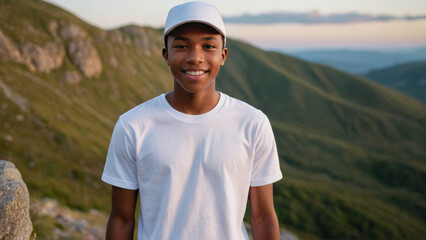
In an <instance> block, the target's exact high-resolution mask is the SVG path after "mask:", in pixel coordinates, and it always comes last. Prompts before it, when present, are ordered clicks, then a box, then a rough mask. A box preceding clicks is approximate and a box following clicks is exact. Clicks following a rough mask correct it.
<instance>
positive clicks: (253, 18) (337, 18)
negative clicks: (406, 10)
mask: <svg viewBox="0 0 426 240" xmlns="http://www.w3.org/2000/svg"><path fill="white" fill-rule="evenodd" d="M420 19H426V15H416V16H404V17H399V16H392V15H372V14H362V13H357V12H350V13H334V14H322V13H320V12H319V11H312V12H302V13H295V12H272V13H263V14H243V15H239V16H228V17H224V19H223V20H224V21H225V23H236V24H273V23H302V24H324V23H337V24H340V23H357V22H376V21H391V20H406V21H412V20H420Z"/></svg>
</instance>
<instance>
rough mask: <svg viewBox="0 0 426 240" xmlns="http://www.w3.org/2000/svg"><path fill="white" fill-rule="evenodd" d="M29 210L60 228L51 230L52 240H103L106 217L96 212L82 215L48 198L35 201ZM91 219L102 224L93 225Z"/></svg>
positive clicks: (92, 211)
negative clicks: (97, 220) (45, 216)
mask: <svg viewBox="0 0 426 240" xmlns="http://www.w3.org/2000/svg"><path fill="white" fill-rule="evenodd" d="M31 208H32V211H33V212H35V213H36V214H37V215H38V216H41V215H47V216H50V217H51V218H52V219H53V220H54V221H55V225H57V226H61V227H60V228H55V229H54V230H53V238H52V239H87V240H89V239H93V240H101V239H105V231H106V229H105V225H106V222H107V220H108V216H107V215H106V214H104V213H101V212H99V211H97V210H90V212H89V213H82V212H80V211H78V210H72V209H69V208H66V207H61V206H60V205H59V204H58V202H57V201H56V200H55V199H48V198H46V199H43V200H42V201H41V202H40V201H35V202H34V203H33V204H32V206H31ZM93 219H101V222H102V224H101V225H98V224H94V223H93Z"/></svg>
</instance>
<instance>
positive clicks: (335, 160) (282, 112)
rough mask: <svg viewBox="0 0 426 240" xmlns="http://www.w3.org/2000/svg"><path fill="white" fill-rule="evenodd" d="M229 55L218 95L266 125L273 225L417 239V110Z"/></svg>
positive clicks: (420, 116)
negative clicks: (274, 151)
mask: <svg viewBox="0 0 426 240" xmlns="http://www.w3.org/2000/svg"><path fill="white" fill-rule="evenodd" d="M228 48H229V51H230V55H229V59H228V62H227V64H226V65H225V67H224V68H223V69H222V72H221V73H220V76H219V77H218V87H219V88H220V89H221V90H222V91H225V92H228V93H230V94H231V95H234V96H237V97H239V98H241V99H243V100H246V101H248V102H250V103H252V104H253V105H255V106H257V107H259V108H260V109H262V110H263V111H264V112H265V113H266V114H267V115H268V116H269V117H270V120H271V122H272V124H273V127H274V131H275V135H276V138H277V144H278V148H279V153H280V157H281V159H282V167H283V172H284V173H285V176H286V179H285V180H284V181H282V182H280V183H279V184H277V186H276V187H275V192H276V206H277V211H278V215H279V218H280V221H281V223H284V224H285V225H286V226H290V227H291V228H293V230H296V231H301V232H305V233H306V232H309V233H312V234H314V235H316V236H319V237H322V238H342V237H343V238H407V237H414V236H415V237H420V236H421V235H422V234H424V233H425V226H424V223H423V222H424V219H425V215H424V214H422V213H421V212H422V211H423V212H424V210H425V201H424V200H423V197H424V194H425V187H424V183H425V180H426V176H425V170H426V169H425V165H424V162H425V158H426V151H425V150H424V146H425V144H424V143H425V140H426V139H425V133H426V130H425V125H426V122H425V116H426V108H425V106H424V105H423V104H421V103H420V102H417V101H414V100H412V99H411V98H409V97H406V96H404V95H402V94H400V93H398V92H395V91H391V90H389V89H387V88H384V87H381V86H380V85H378V84H375V83H373V82H370V81H368V80H366V79H363V78H360V77H355V76H352V75H348V74H345V73H342V72H338V71H336V70H333V69H331V68H327V67H322V66H318V65H313V64H308V63H305V62H303V61H300V60H297V59H294V58H291V57H287V56H283V55H280V54H277V53H272V52H263V51H261V50H259V49H257V48H254V47H252V46H250V45H246V44H243V43H240V42H234V41H229V45H228ZM403 200H404V201H403ZM419 210H421V211H419ZM402 218H403V219H404V221H402V220H401V219H402ZM404 222H405V223H404ZM408 222H410V224H406V223H408Z"/></svg>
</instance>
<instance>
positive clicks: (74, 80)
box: [62, 71, 81, 85]
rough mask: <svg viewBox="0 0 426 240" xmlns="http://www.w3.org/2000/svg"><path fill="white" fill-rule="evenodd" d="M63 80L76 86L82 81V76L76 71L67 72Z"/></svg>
mask: <svg viewBox="0 0 426 240" xmlns="http://www.w3.org/2000/svg"><path fill="white" fill-rule="evenodd" d="M62 80H63V81H65V82H67V83H68V84H71V85H74V84H78V83H79V82H80V81H81V76H80V74H78V72H76V71H65V72H64V75H62Z"/></svg>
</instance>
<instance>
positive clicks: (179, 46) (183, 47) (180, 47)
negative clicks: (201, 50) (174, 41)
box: [174, 44, 188, 49]
mask: <svg viewBox="0 0 426 240" xmlns="http://www.w3.org/2000/svg"><path fill="white" fill-rule="evenodd" d="M174 48H178V49H185V48H188V46H186V45H183V44H180V45H176V46H174Z"/></svg>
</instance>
